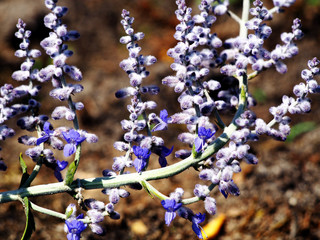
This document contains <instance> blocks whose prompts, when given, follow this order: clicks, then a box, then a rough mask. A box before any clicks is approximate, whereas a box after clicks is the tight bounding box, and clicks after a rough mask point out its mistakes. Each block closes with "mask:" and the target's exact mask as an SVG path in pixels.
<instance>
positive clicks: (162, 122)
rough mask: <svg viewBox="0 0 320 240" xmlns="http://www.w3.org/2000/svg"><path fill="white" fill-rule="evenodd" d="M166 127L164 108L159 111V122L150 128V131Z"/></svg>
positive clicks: (166, 118)
mask: <svg viewBox="0 0 320 240" xmlns="http://www.w3.org/2000/svg"><path fill="white" fill-rule="evenodd" d="M167 128H168V112H167V110H166V109H163V110H162V111H160V119H159V123H158V124H157V125H156V126H155V127H154V128H153V129H152V132H155V131H161V130H167Z"/></svg>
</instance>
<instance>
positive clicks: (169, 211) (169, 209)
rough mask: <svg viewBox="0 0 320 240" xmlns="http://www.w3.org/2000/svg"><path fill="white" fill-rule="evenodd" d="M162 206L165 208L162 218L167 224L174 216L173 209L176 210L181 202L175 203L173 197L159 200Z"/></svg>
mask: <svg viewBox="0 0 320 240" xmlns="http://www.w3.org/2000/svg"><path fill="white" fill-rule="evenodd" d="M161 204H162V206H163V207H164V209H165V210H166V213H165V216H164V219H165V222H166V224H167V225H168V226H169V225H170V223H171V222H172V220H173V219H174V218H175V217H176V215H177V214H176V213H175V211H177V210H178V209H179V208H180V207H181V206H182V203H177V202H176V200H174V199H170V198H169V199H166V200H162V201H161Z"/></svg>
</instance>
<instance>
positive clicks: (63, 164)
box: [54, 160, 68, 182]
mask: <svg viewBox="0 0 320 240" xmlns="http://www.w3.org/2000/svg"><path fill="white" fill-rule="evenodd" d="M67 166H68V162H67V161H59V160H57V162H56V168H55V169H54V176H55V177H56V179H58V181H59V182H62V181H63V179H62V176H61V173H60V172H61V171H62V170H63V169H65V168H66V167H67Z"/></svg>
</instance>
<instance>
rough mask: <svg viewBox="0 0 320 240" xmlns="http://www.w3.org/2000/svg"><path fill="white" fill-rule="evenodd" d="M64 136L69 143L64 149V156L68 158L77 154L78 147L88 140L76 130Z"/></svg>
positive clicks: (63, 133) (64, 133) (65, 133)
mask: <svg viewBox="0 0 320 240" xmlns="http://www.w3.org/2000/svg"><path fill="white" fill-rule="evenodd" d="M62 135H63V137H64V139H65V140H66V141H67V143H68V144H66V145H65V146H64V149H63V154H64V156H66V157H69V156H71V155H72V154H74V153H75V152H76V147H77V146H78V145H79V144H80V143H82V142H83V141H84V140H85V139H86V138H85V137H83V136H81V135H80V134H79V133H78V132H77V131H76V130H74V129H71V130H70V131H69V132H62Z"/></svg>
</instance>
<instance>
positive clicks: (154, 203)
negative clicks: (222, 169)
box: [0, 0, 320, 240]
mask: <svg viewBox="0 0 320 240" xmlns="http://www.w3.org/2000/svg"><path fill="white" fill-rule="evenodd" d="M115 2H116V3H115ZM266 2H270V1H266ZM305 2H306V1H302V0H299V1H297V3H296V4H295V5H294V6H293V7H292V8H291V9H289V10H286V12H285V13H284V14H282V15H277V16H276V17H275V20H274V22H273V23H272V27H273V31H274V33H273V39H275V40H274V41H273V42H272V41H271V42H269V46H270V47H271V46H274V44H275V42H276V41H278V39H279V35H280V33H281V32H283V31H290V26H291V22H292V20H293V19H294V18H295V17H297V16H298V17H300V18H302V20H303V30H304V32H305V34H306V36H305V38H304V39H303V40H301V41H300V42H299V43H298V46H299V48H300V54H299V56H297V57H295V58H294V59H291V60H289V61H287V63H288V68H289V73H288V74H286V75H285V76H281V75H280V74H277V73H275V71H273V70H269V71H267V72H264V73H262V74H261V75H260V76H259V77H258V78H257V79H255V80H254V81H252V83H251V89H252V91H255V90H259V89H263V91H264V93H265V94H266V96H267V98H266V99H265V100H264V101H263V102H261V103H259V107H256V108H255V111H256V113H257V115H258V116H260V117H264V118H270V116H269V115H268V108H269V107H270V106H273V105H277V104H279V102H280V100H281V96H282V95H283V94H284V93H285V94H291V92H292V87H293V85H295V84H296V83H298V81H300V78H299V76H300V71H301V70H302V69H303V68H305V67H306V61H307V60H308V59H310V58H312V57H314V56H318V57H320V48H319V47H318V42H319V40H320V37H319V35H320V34H319V33H320V32H319V29H318V27H317V24H316V23H317V21H318V20H319V18H320V8H319V6H310V5H307V4H306V3H305ZM60 3H61V4H62V5H66V6H68V7H69V14H68V15H67V16H66V17H65V22H66V23H67V24H68V27H69V28H70V29H76V30H78V31H79V32H80V33H81V38H80V40H78V41H77V42H73V43H71V44H70V47H71V48H72V49H74V50H75V55H74V56H73V57H72V58H70V61H69V63H72V64H75V65H77V66H78V67H79V68H80V69H81V70H82V72H83V75H84V81H83V82H82V84H83V85H84V87H85V91H84V92H83V93H81V94H79V96H76V99H77V100H80V101H83V102H84V104H85V106H86V109H85V110H84V111H82V112H81V113H80V122H81V127H82V128H83V129H86V130H87V131H89V132H93V133H96V134H97V135H98V136H99V142H98V143H97V144H92V145H88V144H84V147H83V149H84V150H83V157H82V162H81V165H80V168H79V171H78V172H77V175H76V177H78V178H87V177H94V176H101V171H102V170H103V169H105V168H110V167H111V164H112V158H113V157H114V156H117V155H119V153H118V152H117V151H115V150H114V149H113V148H112V144H113V142H114V141H115V140H118V139H120V138H121V136H122V133H123V132H122V130H121V128H120V125H119V121H120V120H121V119H124V118H126V117H127V114H126V113H125V111H123V110H122V109H123V106H125V105H126V104H127V102H126V101H125V100H121V101H119V100H116V99H115V98H114V93H115V91H116V90H117V89H119V88H120V87H123V86H126V85H127V84H128V83H127V76H126V74H125V73H123V72H122V70H121V69H120V68H119V62H120V61H121V59H123V58H126V57H127V52H126V50H125V47H124V46H121V45H120V44H119V41H118V39H119V37H120V36H122V34H123V32H122V28H121V25H120V23H119V22H120V13H121V10H122V9H123V8H126V9H127V10H129V11H130V12H131V14H132V16H134V17H135V18H136V22H135V24H134V26H135V30H136V31H143V32H144V33H145V34H146V37H145V39H144V40H143V41H141V42H140V45H141V46H142V49H143V50H142V53H143V54H146V55H148V54H151V55H154V56H156V57H157V58H158V59H159V63H158V64H156V65H155V66H152V67H150V68H149V70H150V72H151V76H150V77H149V78H148V79H147V83H151V82H157V83H158V84H159V85H160V81H161V79H162V78H163V77H164V76H166V75H168V74H171V70H170V68H169V64H170V59H168V58H167V57H166V49H168V48H169V47H171V46H174V44H175V41H174V40H173V38H172V35H173V33H174V26H175V24H176V20H175V15H174V9H175V4H174V1H160V0H134V1H130V0H122V1H103V0H91V1H79V0H78V1H76V0H69V1H60ZM189 3H190V1H189ZM190 4H191V3H190ZM193 5H195V3H193ZM236 5H237V6H236V7H235V8H234V11H235V12H238V9H239V6H238V5H239V4H236ZM0 12H1V15H0V24H1V30H0V46H1V51H0V72H1V74H0V83H1V85H2V84H3V83H4V82H7V81H10V82H11V83H12V80H10V75H11V73H12V72H13V71H14V70H16V69H18V67H19V64H20V60H19V59H16V58H15V57H14V56H13V53H14V51H15V49H16V48H17V41H16V40H14V38H13V37H12V36H13V34H14V32H15V23H16V21H17V18H18V17H21V18H22V19H23V20H24V21H25V22H27V23H28V27H29V28H31V29H32V30H33V31H34V33H33V36H32V39H31V40H32V43H33V44H35V46H36V44H37V43H38V42H39V40H40V39H41V38H43V37H44V36H46V35H47V30H45V29H44V28H43V27H41V24H42V20H41V19H42V18H43V16H44V15H45V14H46V13H47V10H46V9H45V7H44V6H43V4H42V0H32V1H31V0H29V1H25V0H24V1H22V0H2V1H1V2H0ZM226 25H228V27H227V28H226V27H225V26H226ZM215 29H216V31H217V32H218V34H219V36H221V37H222V38H227V37H230V36H233V35H234V34H235V32H236V31H237V26H236V25H235V24H234V23H232V22H231V21H229V20H228V19H227V18H222V19H221V20H219V21H218V23H217V24H216V25H215ZM35 31H38V33H36V32H35ZM38 48H39V47H38ZM43 60H45V59H43ZM8 79H9V80H8ZM280 81H281V82H280ZM44 90H46V88H44ZM44 94H45V93H44ZM43 96H45V95H43ZM168 98H169V101H170V100H171V101H175V99H176V96H175V95H174V94H172V90H171V89H168V88H167V87H165V86H162V87H161V95H159V96H157V97H156V98H155V99H158V102H159V108H158V109H162V108H163V107H167V108H168V110H169V112H171V113H173V112H174V111H175V109H177V106H173V104H169V103H168V102H167V101H161V100H162V99H166V100H167V99H168ZM319 100H320V98H319V96H313V97H312V101H313V110H312V112H311V113H310V114H308V115H304V116H296V117H294V118H293V124H295V123H298V122H299V121H314V122H316V124H317V125H316V126H317V127H316V128H315V129H314V130H313V131H311V132H308V133H305V134H303V135H300V136H299V137H297V138H296V139H295V140H294V141H293V142H291V143H282V142H276V141H274V140H272V139H269V138H262V140H261V141H260V142H259V143H255V144H253V145H252V149H253V150H254V151H255V152H256V153H257V155H258V157H259V164H258V165H257V166H248V165H245V164H244V165H242V169H243V171H242V172H241V173H239V174H237V175H236V176H235V181H236V183H237V184H238V186H239V188H240V190H241V195H240V196H239V197H229V198H228V199H227V200H225V199H224V198H223V197H222V196H221V194H219V193H218V192H217V191H214V193H213V195H214V196H215V198H216V200H217V207H218V215H219V214H225V216H226V221H225V223H224V224H223V226H222V229H221V231H220V232H219V234H218V236H217V237H216V239H221V240H227V239H228V240H229V239H232V240H235V239H241V240H251V239H320V172H319V169H320V168H319V166H320V152H319V147H320V138H319V136H320V125H319V123H320V121H319V119H320V106H319V105H320V104H319V103H320V102H319ZM49 101H50V100H49ZM49 104H52V102H50V103H43V111H47V112H49V111H50V110H52V109H53V106H51V105H49ZM11 124H13V123H11ZM176 129H177V130H179V131H181V130H182V129H181V128H180V126H171V129H169V130H171V131H169V132H168V133H169V136H166V142H167V145H168V146H171V145H172V144H173V143H174V144H175V146H176V147H175V149H176V150H177V149H178V148H179V146H178V145H177V143H176V140H175V138H176V136H175V134H174V131H173V130H176ZM18 135H19V134H18ZM13 141H16V139H15V138H14V139H13ZM13 141H11V142H10V141H9V142H7V143H6V144H5V145H4V150H3V152H2V154H3V157H4V158H5V159H6V163H7V164H8V166H9V169H8V170H7V172H5V173H2V172H1V173H0V174H1V185H0V188H1V189H0V190H1V191H6V190H12V189H15V188H17V186H18V184H19V179H20V177H19V176H20V170H19V165H18V153H19V152H21V151H22V152H23V151H24V150H25V148H23V147H22V148H21V146H18V147H17V146H16V144H15V143H14V142H13ZM2 146H3V145H2ZM6 147H7V148H6ZM8 147H9V149H8ZM168 160H169V163H171V164H172V163H174V162H176V161H177V160H176V159H173V158H169V159H168ZM27 163H28V164H29V168H32V166H33V165H32V164H33V163H32V162H31V161H30V160H28V162H27ZM151 167H153V166H152V165H151ZM51 181H56V180H55V179H54V177H53V174H52V172H51V171H50V170H47V169H42V170H41V173H40V176H39V178H37V179H36V181H35V182H34V184H39V183H49V182H51ZM198 182H199V180H198V177H197V172H195V171H192V170H188V171H186V172H185V173H183V174H181V175H179V176H176V177H173V178H172V179H171V180H161V181H159V182H156V183H153V184H154V185H155V186H157V187H158V188H159V189H160V191H162V192H163V193H165V194H169V193H170V192H171V191H173V190H174V189H175V188H176V187H178V186H181V187H183V188H184V189H185V191H186V197H188V196H191V194H192V190H193V187H194V185H195V184H196V183H198ZM84 196H85V197H86V198H89V197H93V196H94V197H96V198H97V199H100V200H102V201H103V200H106V196H105V195H103V194H101V193H100V190H97V191H87V192H85V193H84ZM33 201H34V202H35V203H37V204H38V205H41V206H44V207H48V208H51V209H55V210H57V211H60V212H63V211H64V209H65V208H66V206H67V205H68V204H69V203H70V202H72V201H73V200H72V198H71V197H70V196H69V195H68V194H60V195H54V196H45V197H41V198H37V199H33ZM192 208H193V209H194V210H195V211H199V210H201V211H204V208H203V204H202V203H197V204H195V205H194V206H193V207H192ZM116 210H117V211H119V212H120V213H121V219H120V220H117V221H113V220H109V219H106V220H105V221H104V223H103V226H104V228H105V229H106V235H105V236H102V237H100V236H97V235H94V234H92V233H91V232H90V231H86V232H84V234H83V239H110V240H111V239H123V240H126V239H176V240H178V239H195V238H196V237H195V235H194V233H193V232H192V229H191V224H190V223H188V222H186V221H185V220H184V219H179V218H177V219H175V221H174V222H173V224H172V225H171V226H170V227H167V226H166V225H165V223H164V211H163V208H162V207H161V205H160V203H159V201H158V200H156V199H152V198H150V197H149V196H148V194H147V193H145V192H138V191H134V190H131V196H130V198H127V199H124V200H121V202H120V203H119V204H118V205H117V206H116ZM34 215H35V221H36V227H37V229H36V232H35V233H34V235H33V238H32V239H39V240H40V239H46V240H48V239H52V240H54V239H65V233H64V232H63V223H62V222H61V221H60V220H58V219H55V218H53V217H50V216H46V215H43V214H41V213H37V212H36V213H34ZM213 218H214V217H211V216H208V217H207V219H206V223H207V222H208V221H209V220H212V219H213ZM0 219H1V223H0V239H20V237H21V234H22V232H23V228H24V213H23V209H22V207H21V204H19V203H6V204H3V205H2V206H0ZM137 226H138V227H137ZM137 229H139V230H141V231H142V230H143V229H145V231H142V233H140V234H139V233H138V231H137Z"/></svg>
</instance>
